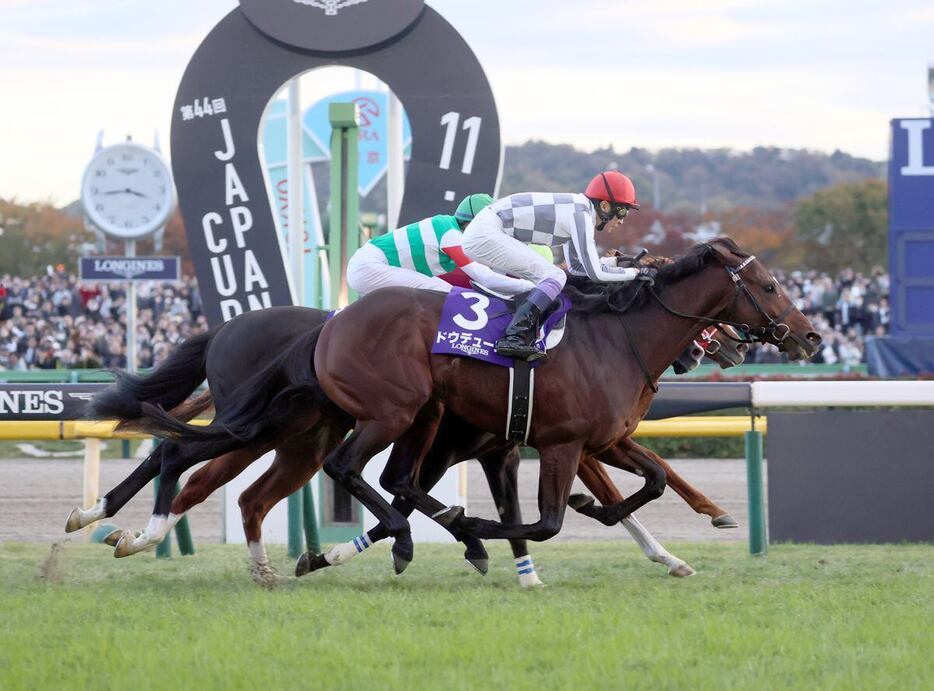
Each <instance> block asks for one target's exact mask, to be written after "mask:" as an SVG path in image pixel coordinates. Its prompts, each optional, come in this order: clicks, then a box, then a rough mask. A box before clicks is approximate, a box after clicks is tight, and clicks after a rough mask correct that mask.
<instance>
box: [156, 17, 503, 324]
mask: <svg viewBox="0 0 934 691" xmlns="http://www.w3.org/2000/svg"><path fill="white" fill-rule="evenodd" d="M425 56H431V59H430V60H426V58H425ZM326 66H346V67H354V68H357V69H361V70H365V71H367V72H370V73H372V74H374V75H375V76H377V77H378V78H379V79H381V80H382V81H384V82H385V83H386V84H388V85H389V87H390V88H391V89H392V91H393V92H394V93H395V94H396V95H397V96H398V97H399V99H400V101H401V102H402V105H403V107H404V108H405V113H406V115H407V117H408V120H409V125H410V128H411V134H412V149H411V159H410V162H409V166H408V174H407V176H406V181H405V194H404V197H403V200H402V209H401V213H400V223H410V222H412V221H414V220H417V219H419V218H423V217H426V216H430V215H433V214H437V213H445V212H453V210H454V208H455V207H456V205H457V201H458V200H459V199H460V198H462V197H463V196H465V195H467V194H471V193H474V192H487V193H491V194H495V193H496V189H497V185H498V181H499V175H500V168H501V159H502V147H501V142H500V133H499V118H498V115H497V112H496V104H495V101H494V99H493V94H492V91H491V89H490V85H489V82H488V81H487V78H486V75H485V74H484V72H483V69H482V67H481V66H480V63H479V62H478V61H477V58H476V56H475V55H474V54H473V52H472V51H471V50H470V47H469V46H468V45H467V43H466V42H465V41H464V39H463V38H462V37H461V36H460V35H459V34H458V33H457V31H455V30H454V28H453V27H452V26H451V25H450V24H448V22H447V21H445V20H444V18H442V17H441V15H440V14H438V13H437V12H436V11H435V10H433V9H432V8H431V7H428V6H426V5H425V4H424V2H423V0H380V2H375V1H374V0H370V1H366V0H363V1H361V0H241V2H240V6H239V7H238V8H236V9H234V10H233V11H231V12H230V13H229V14H228V15H227V16H226V17H224V19H222V20H221V21H220V23H219V24H218V25H217V26H215V27H214V29H213V30H212V31H211V32H210V33H209V34H208V36H207V37H206V38H205V39H204V41H203V42H202V43H201V45H200V46H199V47H198V49H197V51H196V52H195V54H194V56H193V57H192V59H191V62H190V63H189V65H188V67H187V68H186V71H185V74H184V76H183V78H182V81H181V84H180V85H179V89H178V93H177V95H176V99H175V105H174V109H173V113H172V136H171V151H172V168H173V172H174V177H175V183H176V187H177V190H178V198H179V205H180V208H181V211H182V216H183V218H184V220H185V227H186V232H187V233H188V242H189V247H190V250H191V254H192V259H193V262H194V265H195V270H196V272H197V276H198V284H199V288H200V291H201V295H202V299H203V301H204V308H205V313H206V315H207V317H208V321H209V322H210V323H211V324H212V325H216V324H219V323H221V322H223V321H226V320H228V319H231V318H232V317H234V316H236V315H237V314H241V313H242V312H244V311H248V310H254V309H262V308H263V307H269V306H272V305H287V304H291V295H290V291H289V284H288V276H287V273H286V266H285V262H284V261H283V256H282V247H281V245H280V242H279V239H278V237H277V235H276V223H275V220H274V217H273V210H272V208H271V206H270V199H269V194H268V193H267V190H266V185H265V181H264V175H263V170H262V166H263V164H262V157H261V156H260V152H259V141H260V137H259V136H258V129H259V125H260V121H261V118H262V115H263V112H264V110H265V108H266V106H267V104H268V103H269V101H270V100H271V99H272V98H273V96H274V95H275V94H276V92H277V91H278V90H279V89H280V88H281V87H282V86H283V84H285V83H286V82H287V81H288V80H289V79H291V78H292V77H294V76H296V75H299V74H302V73H304V72H307V71H309V70H312V69H315V68H318V67H326Z"/></svg>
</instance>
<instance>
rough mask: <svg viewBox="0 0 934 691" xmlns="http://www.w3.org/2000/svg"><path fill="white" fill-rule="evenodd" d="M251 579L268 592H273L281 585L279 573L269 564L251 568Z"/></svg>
mask: <svg viewBox="0 0 934 691" xmlns="http://www.w3.org/2000/svg"><path fill="white" fill-rule="evenodd" d="M250 578H252V579H253V582H254V583H256V584H257V585H259V586H262V587H263V588H266V589H267V590H273V589H274V588H275V587H276V586H277V585H279V573H278V572H277V571H276V570H275V569H274V568H272V567H271V566H269V564H253V565H252V566H251V567H250Z"/></svg>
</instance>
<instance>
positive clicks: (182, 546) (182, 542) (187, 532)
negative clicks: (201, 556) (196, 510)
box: [165, 482, 195, 556]
mask: <svg viewBox="0 0 934 691" xmlns="http://www.w3.org/2000/svg"><path fill="white" fill-rule="evenodd" d="M181 491H182V486H181V485H180V484H179V483H177V482H176V483H175V494H176V495H178V493H179V492H181ZM165 539H166V540H168V539H169V536H168V535H166V536H165ZM175 539H176V540H178V551H179V552H181V553H182V555H183V556H189V555H192V554H194V553H195V542H194V540H192V539H191V526H190V525H189V524H188V515H187V514H186V515H184V516H182V519H181V520H180V521H179V522H178V523H176V524H175Z"/></svg>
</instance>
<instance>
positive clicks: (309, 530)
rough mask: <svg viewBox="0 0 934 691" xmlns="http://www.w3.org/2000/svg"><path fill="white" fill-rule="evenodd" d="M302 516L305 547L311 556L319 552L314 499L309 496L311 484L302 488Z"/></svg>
mask: <svg viewBox="0 0 934 691" xmlns="http://www.w3.org/2000/svg"><path fill="white" fill-rule="evenodd" d="M302 515H303V516H304V523H305V547H306V548H307V549H308V551H309V552H311V553H312V554H319V553H320V552H321V538H320V537H319V536H318V520H317V516H316V514H315V498H314V496H312V494H311V483H310V482H306V483H305V486H304V487H302Z"/></svg>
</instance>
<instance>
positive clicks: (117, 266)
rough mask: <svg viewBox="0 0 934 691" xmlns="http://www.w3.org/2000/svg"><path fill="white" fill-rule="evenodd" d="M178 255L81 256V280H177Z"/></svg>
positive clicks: (79, 271)
mask: <svg viewBox="0 0 934 691" xmlns="http://www.w3.org/2000/svg"><path fill="white" fill-rule="evenodd" d="M178 267H179V258H178V257H81V260H80V262H79V263H78V277H79V280H82V281H177V280H178V276H179V270H178Z"/></svg>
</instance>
